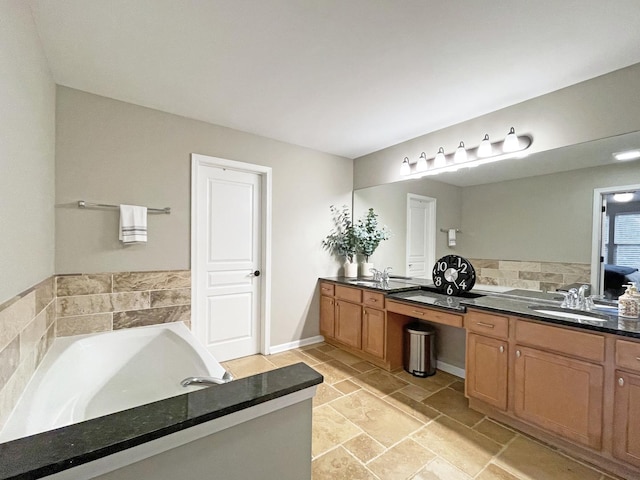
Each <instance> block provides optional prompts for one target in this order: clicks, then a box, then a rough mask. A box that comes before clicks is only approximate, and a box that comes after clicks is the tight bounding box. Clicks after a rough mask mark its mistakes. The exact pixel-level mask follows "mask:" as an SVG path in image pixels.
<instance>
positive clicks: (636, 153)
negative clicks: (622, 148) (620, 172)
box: [613, 150, 640, 162]
mask: <svg viewBox="0 0 640 480" xmlns="http://www.w3.org/2000/svg"><path fill="white" fill-rule="evenodd" d="M613 158H615V159H616V160H620V161H623V162H624V161H625V160H635V159H636V158H640V150H628V151H626V152H618V153H614V154H613Z"/></svg>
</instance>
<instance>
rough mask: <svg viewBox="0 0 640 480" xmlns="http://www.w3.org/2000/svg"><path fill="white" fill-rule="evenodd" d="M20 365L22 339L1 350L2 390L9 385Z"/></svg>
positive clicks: (0, 382)
mask: <svg viewBox="0 0 640 480" xmlns="http://www.w3.org/2000/svg"><path fill="white" fill-rule="evenodd" d="M19 364H20V338H19V337H16V338H14V339H13V340H12V341H11V342H10V343H9V345H7V346H6V347H4V348H3V349H2V350H0V390H1V389H2V388H3V387H4V386H5V385H6V384H7V382H8V381H9V378H11V375H13V374H14V372H15V371H16V369H17V368H18V365H19Z"/></svg>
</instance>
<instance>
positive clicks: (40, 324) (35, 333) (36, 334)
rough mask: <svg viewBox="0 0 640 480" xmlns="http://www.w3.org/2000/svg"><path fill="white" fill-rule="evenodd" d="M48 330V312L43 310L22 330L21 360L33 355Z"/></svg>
mask: <svg viewBox="0 0 640 480" xmlns="http://www.w3.org/2000/svg"><path fill="white" fill-rule="evenodd" d="M46 331H47V312H46V311H42V312H41V313H40V314H39V315H37V316H36V317H35V318H34V319H33V320H32V321H31V322H30V323H29V324H28V325H27V326H26V327H25V328H24V330H22V332H20V361H21V362H22V361H24V360H25V358H26V357H27V356H28V355H32V354H33V353H34V352H35V350H36V347H37V346H38V343H39V342H40V339H41V338H42V336H43V335H44V334H45V332H46Z"/></svg>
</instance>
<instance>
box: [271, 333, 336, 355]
mask: <svg viewBox="0 0 640 480" xmlns="http://www.w3.org/2000/svg"><path fill="white" fill-rule="evenodd" d="M320 342H324V337H323V336H322V335H316V336H315V337H309V338H303V339H301V340H296V341H294V342H288V343H281V344H280V345H272V346H271V347H270V348H269V355H273V354H274V353H280V352H286V351H287V350H292V349H294V348H300V347H306V346H307V345H313V344H314V343H320Z"/></svg>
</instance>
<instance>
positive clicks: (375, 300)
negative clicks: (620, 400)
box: [369, 298, 640, 360]
mask: <svg viewBox="0 0 640 480" xmlns="http://www.w3.org/2000/svg"><path fill="white" fill-rule="evenodd" d="M369 301H370V302H377V301H378V300H377V299H375V298H370V299H369ZM638 360H640V359H638Z"/></svg>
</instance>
